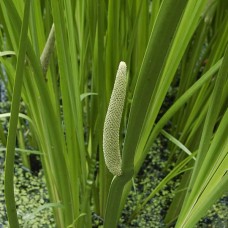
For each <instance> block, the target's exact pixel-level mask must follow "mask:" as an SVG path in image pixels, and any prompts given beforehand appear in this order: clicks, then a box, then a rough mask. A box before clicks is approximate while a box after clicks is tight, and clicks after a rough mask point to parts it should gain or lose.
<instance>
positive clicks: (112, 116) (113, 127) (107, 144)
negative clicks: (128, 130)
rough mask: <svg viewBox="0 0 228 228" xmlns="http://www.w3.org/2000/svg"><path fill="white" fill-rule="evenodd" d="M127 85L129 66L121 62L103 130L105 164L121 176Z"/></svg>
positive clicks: (113, 172) (114, 173)
mask: <svg viewBox="0 0 228 228" xmlns="http://www.w3.org/2000/svg"><path fill="white" fill-rule="evenodd" d="M126 87H127V66H126V64H125V62H120V64H119V68H118V71H117V75H116V80H115V83H114V87H113V90H112V95H111V99H110V103H109V106H108V111H107V114H106V117H105V123H104V132H103V150H104V158H105V164H106V166H107V167H108V170H109V171H110V172H111V173H112V174H113V175H117V176H120V175H121V173H122V171H121V165H122V159H121V154H120V145H119V130H120V123H121V117H122V113H123V107H124V100H125V96H126Z"/></svg>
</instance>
